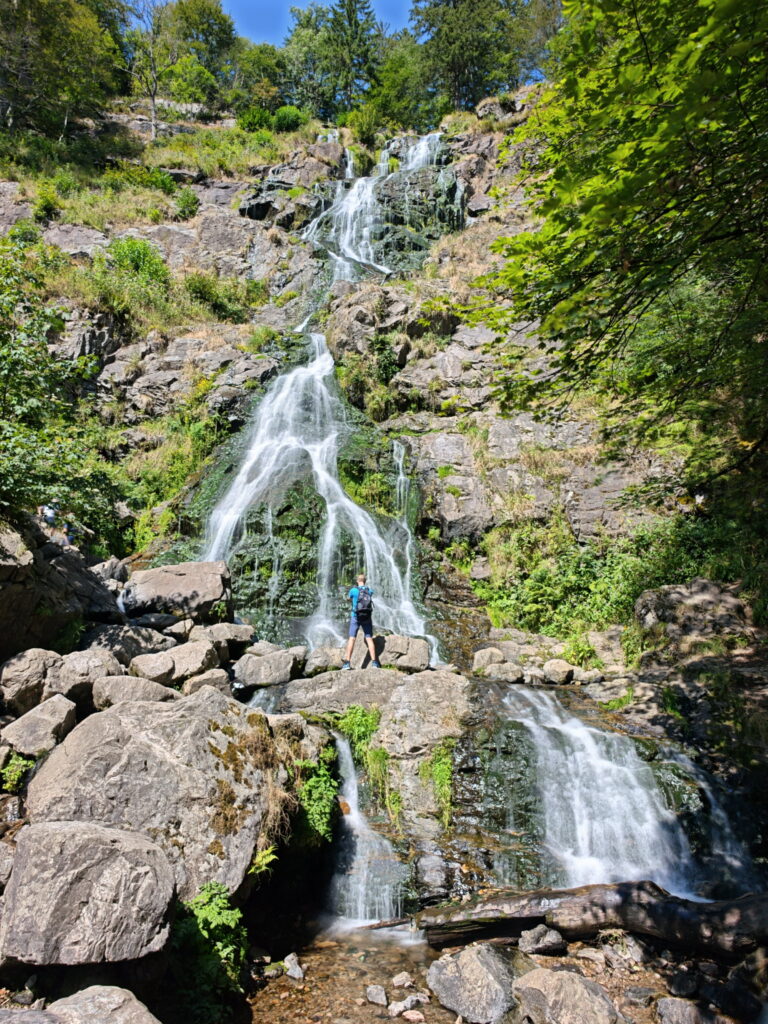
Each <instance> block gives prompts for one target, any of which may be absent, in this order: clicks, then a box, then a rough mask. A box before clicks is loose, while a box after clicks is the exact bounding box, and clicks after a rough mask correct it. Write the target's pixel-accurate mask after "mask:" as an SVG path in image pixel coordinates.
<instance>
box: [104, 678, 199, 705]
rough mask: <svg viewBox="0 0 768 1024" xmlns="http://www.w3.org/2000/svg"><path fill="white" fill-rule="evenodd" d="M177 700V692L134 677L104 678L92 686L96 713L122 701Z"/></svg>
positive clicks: (178, 695)
mask: <svg viewBox="0 0 768 1024" xmlns="http://www.w3.org/2000/svg"><path fill="white" fill-rule="evenodd" d="M179 699H180V694H179V693H178V691H176V690H172V689H171V688H170V687H168V686H162V685H161V684H160V683H153V682H152V680H151V679H137V678H136V676H106V678H104V679H97V680H96V682H95V683H94V684H93V706H94V707H95V708H96V710H97V711H104V710H106V708H111V707H112V705H113V704H119V703H120V702H121V701H124V700H132V701H135V700H159V701H166V700H179Z"/></svg>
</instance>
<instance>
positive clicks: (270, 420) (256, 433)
mask: <svg viewBox="0 0 768 1024" xmlns="http://www.w3.org/2000/svg"><path fill="white" fill-rule="evenodd" d="M438 150H439V135H437V134H433V135H429V136H425V137H424V138H423V139H420V140H419V141H418V142H416V143H415V144H414V145H413V146H411V147H410V149H409V150H408V151H407V154H406V156H405V158H404V165H405V167H406V168H407V169H409V170H412V169H415V168H418V167H422V166H426V165H427V164H428V163H429V162H430V161H432V160H434V159H435V158H436V155H437V153H438ZM388 168H389V154H388V151H387V149H384V150H383V152H382V155H381V159H380V161H379V163H378V165H377V168H376V171H375V173H374V174H373V175H372V176H371V177H366V178H357V179H355V180H354V181H353V183H352V185H351V187H349V180H346V181H340V182H339V183H338V187H337V193H336V199H335V201H334V203H333V204H332V206H331V207H330V208H329V209H328V210H327V211H325V213H323V214H321V215H320V216H319V217H318V218H316V219H315V221H314V222H313V223H312V225H310V227H309V228H308V230H307V231H306V233H305V239H306V240H307V241H311V242H314V243H315V244H316V245H320V246H323V247H324V248H326V249H327V251H328V252H329V254H330V255H331V257H332V258H333V263H334V279H335V280H351V279H353V278H356V277H358V276H359V275H360V272H361V269H365V270H368V271H370V270H373V271H379V272H383V273H388V270H387V268H386V267H382V266H381V265H380V264H378V263H377V262H376V260H375V257H374V253H373V248H372V238H373V232H374V229H375V227H376V225H377V223H378V218H379V215H380V211H379V207H378V203H377V201H376V198H375V194H374V186H375V184H376V182H377V181H378V180H379V179H381V178H384V177H386V176H387V174H388ZM346 172H347V175H348V176H349V175H351V174H353V173H354V163H353V159H352V154H351V153H348V154H347V165H346ZM321 227H322V231H321V230H320V229H321ZM309 319H310V318H309V317H308V318H307V320H306V321H305V322H304V324H302V325H301V326H300V327H299V328H297V330H298V332H299V333H304V331H305V329H306V325H307V323H308V321H309ZM308 341H309V349H310V360H309V362H308V364H307V365H305V366H299V367H296V369H294V370H291V371H290V372H289V373H286V374H283V376H281V377H280V378H278V380H277V381H276V382H275V384H274V385H273V386H272V388H271V390H270V391H269V393H268V394H267V395H266V396H265V397H264V399H263V400H262V402H261V403H260V405H259V408H258V411H257V414H256V418H255V420H254V423H253V426H252V427H251V432H250V437H249V441H248V445H247V450H246V454H245V457H244V459H243V462H242V465H241V466H240V469H239V470H238V472H237V475H236V476H235V479H234V480H233V481H232V484H231V485H230V487H229V489H228V491H227V493H226V494H225V495H224V497H223V498H222V499H221V500H220V501H219V503H218V504H217V506H216V507H215V509H214V510H213V512H212V513H211V517H210V520H209V523H208V534H207V542H206V548H205V552H204V554H203V556H202V557H203V559H204V560H206V561H212V560H217V559H225V558H227V556H228V555H229V554H230V552H231V551H232V549H233V547H234V546H235V545H236V544H237V543H238V541H239V540H240V535H241V532H242V529H243V523H244V521H245V517H246V514H247V511H248V509H249V508H250V507H252V506H253V505H257V504H262V503H264V504H266V505H267V506H268V507H269V506H270V504H271V503H272V502H274V501H276V500H279V499H280V498H281V496H282V495H284V494H285V492H286V490H287V488H288V487H289V486H290V485H291V484H293V483H295V482H296V481H298V480H300V479H306V478H308V477H309V478H311V479H312V481H313V484H314V487H315V490H316V491H317V493H318V494H319V495H320V497H321V498H322V499H323V501H324V503H325V509H326V517H325V522H324V524H323V526H322V530H321V535H320V542H319V550H318V564H317V588H318V595H319V601H318V606H317V608H316V610H315V612H314V613H313V614H312V615H311V616H310V618H309V619H308V620H307V622H306V623H305V626H304V633H305V635H306V638H307V640H308V642H309V643H310V645H311V646H313V647H317V646H319V645H321V644H340V643H342V642H343V640H344V635H343V633H342V632H340V631H339V628H338V611H337V595H338V591H339V587H340V585H341V584H342V583H344V582H350V581H343V580H342V579H341V572H342V569H343V566H342V565H341V558H340V552H341V550H342V547H343V543H344V541H345V540H346V541H347V542H348V543H349V542H350V541H351V543H352V545H353V547H354V549H355V552H356V561H357V565H358V567H359V569H358V571H360V570H363V569H364V570H365V572H366V573H367V575H368V579H369V582H370V585H371V586H372V587H373V588H374V591H375V599H374V604H375V621H376V623H377V625H378V626H379V627H382V628H384V629H388V630H391V631H392V632H393V633H400V634H405V635H407V636H424V635H425V634H426V624H425V620H424V617H423V615H422V614H421V613H420V612H419V610H418V609H417V608H416V606H415V604H414V602H413V598H412V593H411V591H412V562H413V558H412V554H413V537H412V535H411V531H410V529H409V526H408V522H407V518H406V516H405V515H404V514H403V515H401V518H400V521H399V522H398V523H397V525H396V533H397V536H393V535H392V534H391V533H390V534H388V535H385V534H384V532H382V530H381V529H380V527H379V525H378V523H377V522H376V520H375V519H374V518H373V516H371V515H369V514H368V513H367V512H365V511H364V510H363V509H362V508H360V507H359V506H358V505H356V504H355V502H353V501H352V499H351V498H349V496H348V495H347V494H346V492H345V491H344V489H343V488H342V486H341V484H340V483H339V478H338V470H337V460H338V453H339V448H340V445H341V443H342V441H343V439H344V437H345V436H346V434H347V432H348V431H349V430H350V427H349V425H348V423H347V421H346V417H345V412H344V406H343V404H342V402H341V401H340V399H339V397H338V395H337V393H336V389H335V387H334V382H333V368H334V364H333V358H332V356H331V354H330V352H329V351H328V348H327V346H326V342H325V337H324V335H322V334H320V333H316V332H311V333H310V334H309V338H308ZM398 458H399V462H398V474H399V480H398V488H399V489H400V490H402V488H403V487H405V484H404V483H403V480H404V468H403V466H404V462H403V460H404V451H403V450H402V446H401V449H400V455H399V456H398ZM403 493H405V492H403ZM278 568H279V567H278ZM430 640H431V641H432V649H433V652H436V647H437V645H436V641H434V638H430Z"/></svg>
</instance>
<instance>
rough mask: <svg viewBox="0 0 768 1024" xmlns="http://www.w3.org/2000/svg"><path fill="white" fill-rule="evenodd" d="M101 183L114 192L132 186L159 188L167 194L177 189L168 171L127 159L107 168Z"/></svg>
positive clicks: (171, 193) (169, 194)
mask: <svg viewBox="0 0 768 1024" xmlns="http://www.w3.org/2000/svg"><path fill="white" fill-rule="evenodd" d="M101 185H102V187H103V188H106V189H110V190H111V191H112V192H122V191H123V189H126V188H129V187H130V186H133V187H134V188H154V189H158V190H159V191H160V192H164V193H165V194H166V195H167V196H171V195H173V193H174V192H175V191H176V182H175V181H174V180H173V178H172V177H171V176H170V174H168V172H167V171H162V170H160V168H159V167H144V165H143V164H131V163H127V162H125V161H123V162H121V163H119V164H118V165H117V166H116V167H110V168H109V169H108V170H106V171H105V172H104V174H103V175H102V176H101Z"/></svg>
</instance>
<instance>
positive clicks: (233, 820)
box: [27, 686, 317, 899]
mask: <svg viewBox="0 0 768 1024" xmlns="http://www.w3.org/2000/svg"><path fill="white" fill-rule="evenodd" d="M296 727H297V728H300V727H301V722H300V721H299V723H297V726H296ZM309 728H310V727H309V726H308V727H307V729H309ZM302 735H303V736H304V738H305V739H306V734H302ZM305 756H311V754H310V752H309V751H307V753H306V755H305ZM314 757H315V759H316V758H317V750H315V754H314ZM276 759H277V754H276V752H275V750H274V740H273V738H272V735H271V732H270V728H269V724H268V722H267V720H266V718H265V717H264V716H263V715H261V714H260V713H259V712H257V711H254V710H251V709H248V708H244V707H242V705H240V704H238V703H237V702H236V701H234V700H232V699H231V698H228V697H226V696H224V694H222V693H219V692H218V691H216V690H214V689H212V688H211V687H209V686H206V687H204V688H203V689H201V690H199V691H198V692H197V693H195V694H193V695H192V696H190V697H186V698H184V699H182V700H172V701H169V702H163V703H146V702H144V703H131V702H126V703H120V704H115V705H114V706H113V707H111V708H108V709H107V710H106V711H101V712H99V713H98V714H95V715H91V716H90V717H89V718H86V719H85V720H84V721H83V722H81V723H80V725H79V726H77V728H76V729H74V730H73V731H72V732H71V733H70V735H69V736H68V737H67V738H66V740H65V741H64V742H63V743H62V744H61V745H60V746H59V747H57V748H56V749H55V750H54V751H53V753H52V754H51V755H50V756H49V757H48V758H47V760H46V761H45V762H44V763H43V765H42V766H41V768H40V769H39V771H38V772H37V774H36V775H35V777H34V778H33V779H32V780H31V782H30V784H29V787H28V791H27V812H28V815H29V819H30V820H31V821H33V822H41V821H87V822H94V823H98V824H102V825H105V826H108V825H112V826H117V825H119V826H121V827H125V828H131V829H133V830H135V831H136V832H139V833H143V834H144V835H147V836H149V837H151V838H152V839H153V841H155V842H156V843H157V844H158V845H159V846H160V847H161V848H162V849H163V850H164V851H165V853H166V855H167V857H168V859H169V861H170V863H171V866H172V868H173V872H174V876H175V878H176V883H177V887H178V890H179V893H180V895H181V897H182V898H183V899H189V898H190V897H192V896H193V895H194V894H195V893H196V892H197V890H198V889H199V887H200V886H201V885H202V884H203V883H205V882H209V881H217V882H222V883H223V884H224V885H226V887H227V889H228V890H229V891H230V892H234V891H235V890H236V889H237V888H238V886H239V885H240V884H241V882H242V880H243V878H244V876H245V873H246V871H247V869H248V867H249V866H250V863H251V857H252V855H253V850H254V847H255V845H256V840H257V838H258V836H259V833H260V830H261V829H262V827H263V825H264V822H265V820H266V816H267V814H268V813H269V807H270V806H272V805H271V804H270V799H272V798H271V797H270V792H271V791H273V790H274V787H275V785H277V787H278V790H279V788H280V786H281V785H283V784H284V783H285V782H287V777H286V774H285V772H284V771H278V773H277V775H276V776H274V775H273V774H272V769H271V768H270V770H269V772H267V770H266V769H265V768H264V767H263V765H264V764H265V763H268V764H270V765H271V764H273V763H276ZM267 774H269V779H268V778H267ZM278 798H279V793H278Z"/></svg>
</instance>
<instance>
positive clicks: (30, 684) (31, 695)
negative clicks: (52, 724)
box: [0, 647, 64, 715]
mask: <svg viewBox="0 0 768 1024" xmlns="http://www.w3.org/2000/svg"><path fill="white" fill-rule="evenodd" d="M63 664H64V659H63V658H62V656H61V655H60V654H56V652H55V651H46V650H44V649H43V648H42V647H31V648H30V649H29V650H27V651H22V652H21V654H16V655H14V657H13V658H9V659H8V661H6V662H5V664H4V665H3V666H2V668H0V693H2V696H3V701H4V703H5V706H6V707H7V708H8V710H9V711H12V712H13V713H14V714H16V715H23V714H24V713H25V712H27V711H30V710H31V709H32V708H33V707H34V706H35V705H36V704H39V703H40V701H41V700H42V698H43V689H44V687H45V685H46V683H47V682H48V680H49V679H53V678H58V676H59V673H60V672H61V667H62V665H63Z"/></svg>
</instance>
